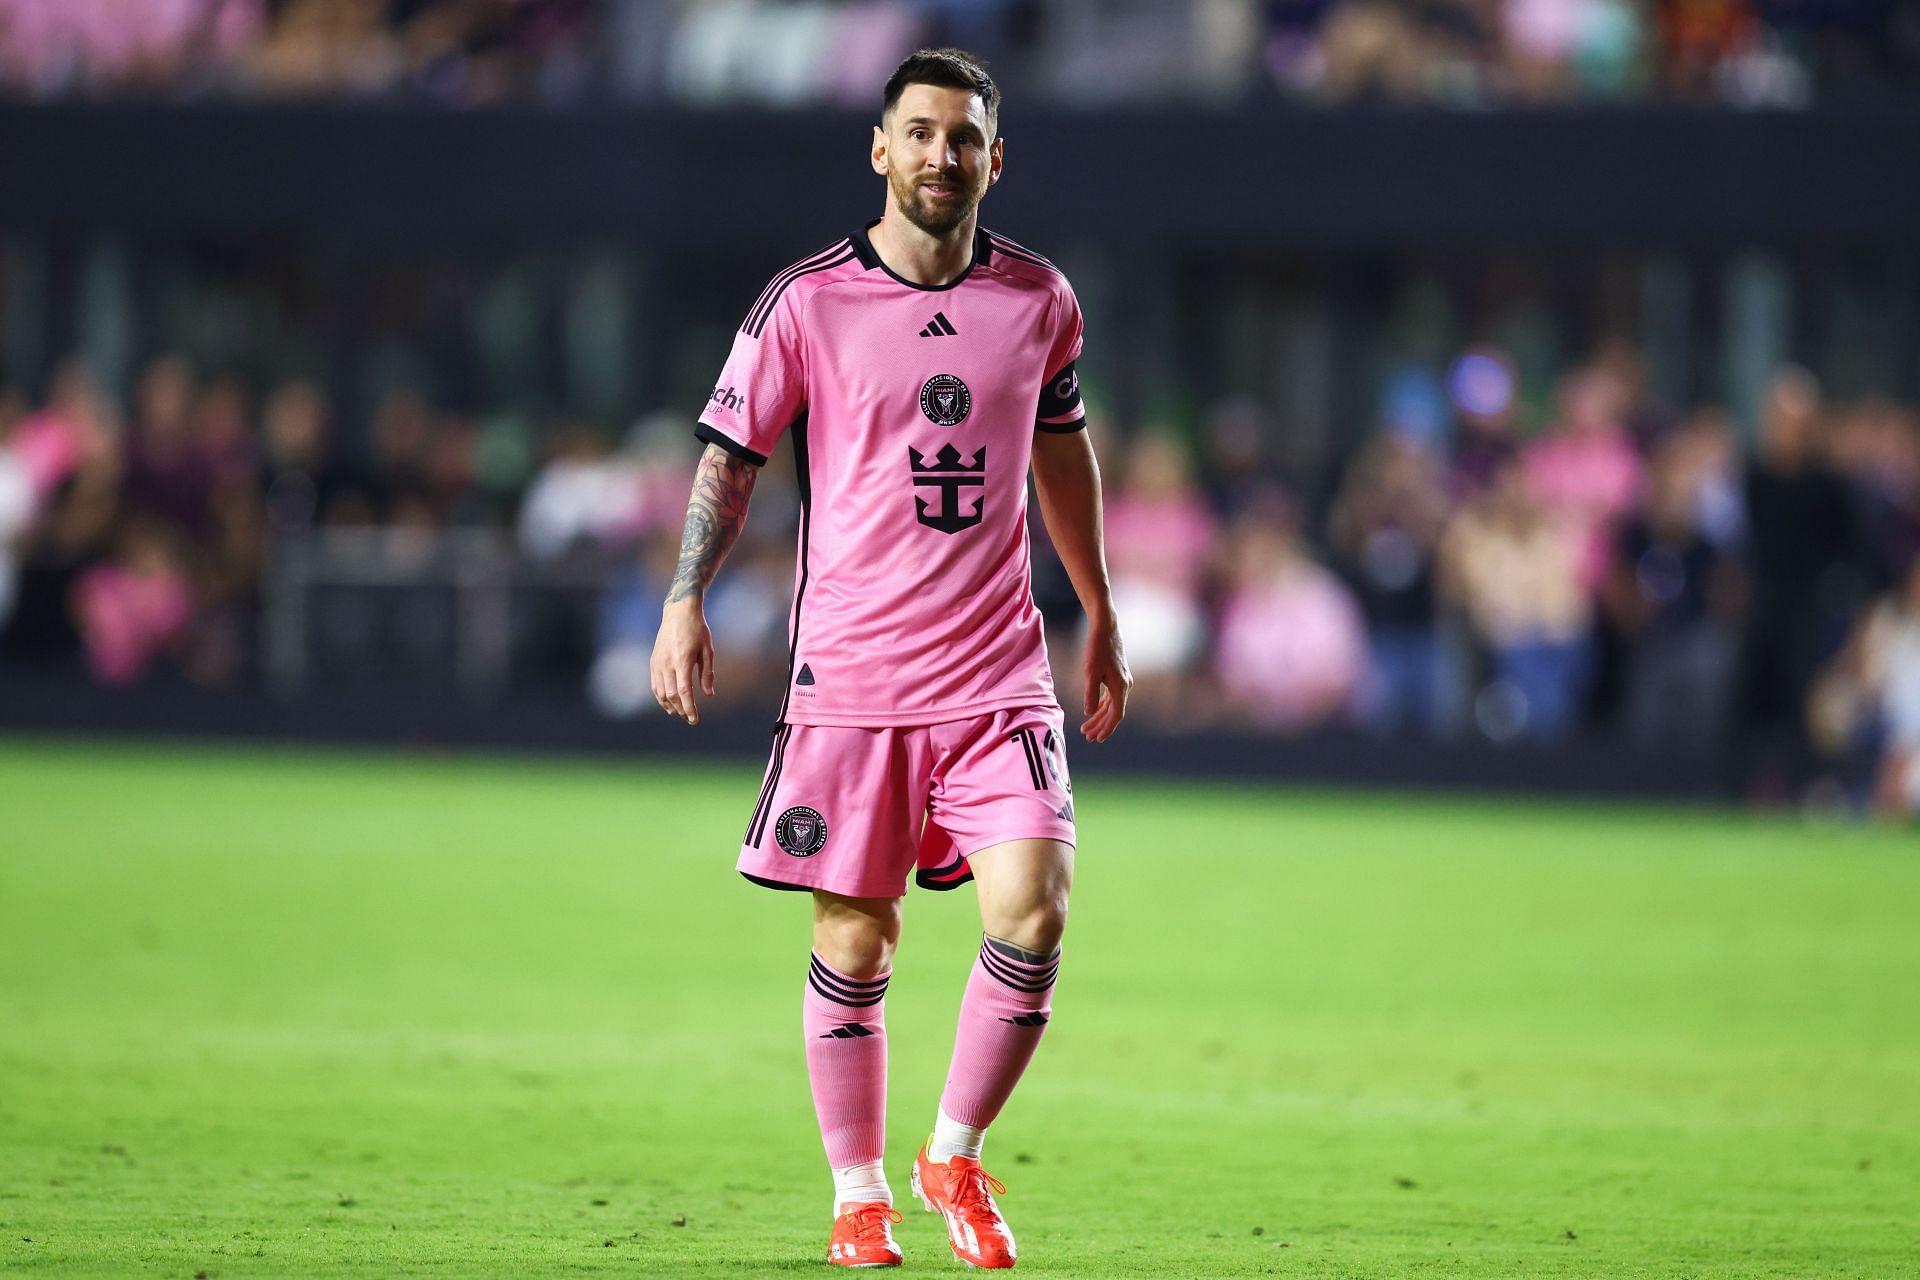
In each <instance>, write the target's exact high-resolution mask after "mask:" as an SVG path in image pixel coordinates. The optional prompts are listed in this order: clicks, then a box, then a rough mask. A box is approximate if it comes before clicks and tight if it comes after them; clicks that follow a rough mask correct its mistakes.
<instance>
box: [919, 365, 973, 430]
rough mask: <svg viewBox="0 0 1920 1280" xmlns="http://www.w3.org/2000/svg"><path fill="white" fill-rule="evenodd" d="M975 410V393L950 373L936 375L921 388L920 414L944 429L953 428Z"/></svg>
mask: <svg viewBox="0 0 1920 1280" xmlns="http://www.w3.org/2000/svg"><path fill="white" fill-rule="evenodd" d="M972 408H973V393H972V392H971V391H968V390H967V384H966V383H964V382H962V381H960V379H958V378H956V377H954V376H953V375H952V374H950V373H936V374H934V375H933V376H932V377H931V378H928V379H927V382H926V385H925V386H923V387H921V388H920V412H922V413H924V414H926V415H927V417H928V418H929V419H930V420H932V421H934V422H937V423H939V424H940V425H941V426H943V427H953V426H958V425H959V424H960V420H961V419H962V418H964V417H966V416H967V414H968V412H969V411H971V410H972Z"/></svg>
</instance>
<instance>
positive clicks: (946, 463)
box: [907, 388, 987, 533]
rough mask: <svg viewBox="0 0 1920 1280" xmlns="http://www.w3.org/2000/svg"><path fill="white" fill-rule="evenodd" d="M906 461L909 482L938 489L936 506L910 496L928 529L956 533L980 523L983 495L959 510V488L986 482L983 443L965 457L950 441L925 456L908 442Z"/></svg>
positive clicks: (968, 487)
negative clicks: (938, 498)
mask: <svg viewBox="0 0 1920 1280" xmlns="http://www.w3.org/2000/svg"><path fill="white" fill-rule="evenodd" d="M963 390H964V388H963ZM907 465H908V466H909V467H911V468H912V469H913V483H914V486H915V487H916V488H918V487H922V486H924V487H927V488H933V489H938V490H939V491H940V503H939V506H937V507H936V506H934V504H932V503H930V502H928V501H927V500H926V499H925V498H921V497H915V498H914V500H913V505H914V508H915V510H916V511H917V512H918V513H919V516H920V523H921V524H924V525H926V526H927V527H928V528H929V529H938V530H939V531H940V532H942V533H958V532H960V531H961V530H962V529H971V528H973V526H975V525H977V524H979V523H980V516H981V514H982V513H983V512H984V511H985V509H986V505H987V504H986V501H985V499H984V498H982V497H979V496H976V497H975V498H974V500H973V510H971V511H962V510H961V509H960V501H961V499H960V491H961V490H962V489H978V488H979V487H980V486H982V485H984V484H985V483H986V482H987V446H985V445H981V446H980V448H979V449H978V450H977V451H975V453H974V455H973V456H972V457H971V458H968V457H963V456H962V455H961V453H960V451H959V450H958V449H956V448H954V447H953V446H952V445H950V444H943V445H941V446H940V452H938V453H936V454H934V455H933V456H932V457H931V458H929V457H927V455H926V454H924V453H921V452H920V451H919V450H918V449H916V448H914V447H913V446H912V445H908V446H907Z"/></svg>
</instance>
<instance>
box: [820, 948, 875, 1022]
mask: <svg viewBox="0 0 1920 1280" xmlns="http://www.w3.org/2000/svg"><path fill="white" fill-rule="evenodd" d="M892 978H893V970H891V969H889V970H887V971H886V972H885V973H882V974H879V975H878V976H876V977H872V978H853V977H849V976H847V975H846V974H844V973H842V972H840V971H839V970H838V969H836V968H834V967H833V966H832V965H830V964H828V963H827V962H826V961H824V960H822V959H821V958H820V955H819V953H818V952H815V953H814V954H813V956H812V957H811V958H810V963H809V964H808V966H807V986H809V987H810V988H812V989H813V991H814V993H815V994H817V995H818V996H820V998H821V999H823V1000H827V1001H830V1002H831V1003H833V1004H844V1005H847V1006H849V1007H852V1008H855V1009H864V1008H870V1007H871V1006H873V1005H876V1004H879V1003H880V1002H881V1001H882V1000H884V999H886V996H887V983H888V982H889V981H891V980H892Z"/></svg>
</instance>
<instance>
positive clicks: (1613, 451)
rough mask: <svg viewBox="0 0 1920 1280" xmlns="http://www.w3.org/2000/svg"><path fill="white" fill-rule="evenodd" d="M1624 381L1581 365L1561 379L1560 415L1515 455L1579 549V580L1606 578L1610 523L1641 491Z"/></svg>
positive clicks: (1596, 582)
mask: <svg viewBox="0 0 1920 1280" xmlns="http://www.w3.org/2000/svg"><path fill="white" fill-rule="evenodd" d="M1625 417H1626V398H1625V388H1623V387H1622V386H1621V385H1620V383H1619V381H1618V379H1617V378H1615V377H1614V376H1613V375H1612V374H1611V373H1610V372H1608V371H1606V370H1604V369H1599V368H1594V367H1591V366H1589V367H1586V368H1581V369H1576V370H1575V371H1574V372H1572V373H1570V374H1568V375H1567V376H1566V378H1565V379H1564V380H1563V381H1562V385H1561V388H1560V417H1559V419H1558V421H1556V422H1555V423H1554V425H1553V427H1552V429H1551V430H1550V431H1549V432H1548V434H1547V436H1546V438H1545V439H1543V440H1540V441H1537V442H1536V443H1534V444H1532V445H1529V446H1528V447H1527V449H1526V450H1525V452H1524V453H1523V455H1522V457H1523V460H1524V463H1525V466H1526V473H1527V485H1528V488H1529V489H1530V490H1531V491H1532V493H1533V497H1534V500H1535V501H1536V502H1538V503H1539V504H1540V506H1541V508H1542V509H1544V510H1546V511H1549V512H1551V513H1552V515H1553V518H1554V519H1555V520H1557V521H1558V522H1559V523H1560V524H1561V525H1562V526H1563V528H1564V529H1565V530H1566V533H1567V535H1568V536H1569V537H1570V538H1572V539H1573V541H1574V542H1575V544H1576V545H1578V546H1579V548H1580V581H1581V585H1582V586H1583V587H1585V588H1586V589H1587V590H1589V591H1594V590H1598V589H1599V586H1600V584H1601V583H1602V582H1603V581H1604V580H1605V578H1606V576H1607V572H1608V569H1609V567H1610V561H1611V558H1612V555H1613V536H1614V526H1615V523H1616V522H1617V521H1618V520H1619V519H1620V517H1621V516H1622V515H1623V514H1625V513H1626V511H1627V510H1628V509H1629V508H1630V507H1631V506H1632V505H1633V503H1634V502H1635V500H1636V499H1637V498H1638V497H1639V494H1640V485H1641V466H1640V455H1639V454H1638V453H1637V452H1635V450H1634V447H1633V441H1632V439H1631V438H1630V437H1629V436H1628V435H1627V432H1626V428H1625V425H1624V423H1625Z"/></svg>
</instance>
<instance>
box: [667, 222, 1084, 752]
mask: <svg viewBox="0 0 1920 1280" xmlns="http://www.w3.org/2000/svg"><path fill="white" fill-rule="evenodd" d="M1080 330H1081V321H1080V307H1079V304H1078V303H1077V302H1076V301H1075V300H1074V296H1073V290H1072V289H1071V288H1070V287H1068V285H1067V281H1066V277H1064V276H1062V275H1061V274H1060V272H1059V271H1058V270H1056V269H1055V268H1054V267H1053V265H1052V264H1051V263H1049V262H1047V260H1046V259H1044V258H1042V257H1040V256H1039V255H1038V254H1035V253H1033V252H1031V251H1030V250H1027V249H1023V248H1021V247H1020V246H1019V245H1016V244H1013V243H1012V242H1010V241H1008V240H1006V239H1004V238H1003V237H1000V236H997V235H994V234H993V233H991V232H988V231H985V230H982V231H980V232H979V233H978V234H977V235H976V237H975V240H974V251H973V264H972V265H971V266H970V267H969V268H968V269H967V270H966V271H965V272H963V273H962V274H961V276H960V278H959V279H957V280H955V281H954V282H952V283H951V284H947V285H943V286H940V287H938V288H930V287H927V286H924V285H916V284H913V283H910V282H909V281H906V280H903V279H901V278H900V277H898V276H896V275H894V274H893V272H891V271H890V270H888V269H887V267H886V266H885V265H884V264H883V263H882V262H881V261H880V258H879V256H878V255H877V254H875V253H874V251H873V246H872V244H871V243H870V242H869V241H868V239H867V233H866V232H865V231H862V232H860V233H858V234H856V235H854V236H852V237H850V238H848V239H845V240H841V241H838V242H836V243H835V244H833V245H831V246H829V247H828V248H826V249H823V250H822V251H821V252H819V253H816V254H814V255H813V256H812V257H810V258H804V259H802V260H801V261H799V262H797V263H795V264H794V265H793V266H791V267H788V268H787V269H786V270H785V271H783V272H781V273H780V274H779V275H777V276H775V277H774V279H773V282H772V283H771V284H769V285H768V286H767V288H766V290H765V291H764V292H763V293H762V294H761V295H760V298H759V301H757V302H756V303H754V306H753V309H752V310H751V311H750V312H748V314H747V319H746V323H744V324H743V325H741V327H740V332H739V334H738V335H736V336H735V338H734V342H733V354H732V355H731V356H729V357H728V359H727V366H726V370H725V372H723V373H722V374H721V377H720V385H719V386H717V387H715V388H714V391H713V395H712V396H711V397H710V399H709V401H708V404H707V408H706V411H705V412H704V413H703V414H702V415H701V418H700V426H699V428H698V431H697V434H698V435H699V437H700V438H701V439H702V440H705V441H707V442H708V443H710V444H717V445H719V446H721V447H722V448H724V449H726V450H728V451H729V452H730V453H733V454H735V455H736V456H738V457H742V458H746V459H748V460H749V461H752V462H755V463H764V462H765V461H766V460H767V455H768V454H770V453H771V452H772V451H773V447H774V445H775V443H776V442H778V441H779V439H780V437H781V435H782V434H783V433H785V432H788V431H789V430H790V431H791V432H792V435H793V448H794V459H795V462H796V464H797V470H798V474H799V485H800V502H801V517H800V554H799V565H798V568H797V572H796V574H795V580H794V591H793V610H792V615H791V618H790V621H789V636H790V649H789V670H788V684H787V694H786V697H785V699H784V700H783V701H782V705H781V710H780V717H779V718H780V720H781V721H782V722H783V723H790V724H803V725H858V726H867V727H881V726H901V725H930V724H939V723H942V722H944V721H949V720H958V719H962V718H966V717H971V716H977V715H981V714H984V713H986V712H989V711H995V710H1001V709H1004V708H1010V707H1028V706H1042V705H1048V704H1051V703H1052V702H1053V680H1052V677H1051V676H1050V675H1049V674H1048V671H1047V651H1046V642H1045V640H1044V638H1043V636H1042V634H1041V624H1040V612H1039V610H1038V609H1036V608H1035V607H1034V603H1033V592H1032V587H1031V583H1030V573H1031V559H1032V557H1031V553H1030V552H1029V549H1028V546H1027V522H1026V511H1027V467H1028V464H1029V461H1030V460H1031V457H1032V453H1033V433H1034V431H1035V430H1036V428H1037V429H1039V430H1043V431H1063V432H1064V431H1078V430H1080V429H1081V428H1082V427H1084V426H1085V425H1086V417H1085V412H1084V410H1083V409H1082V408H1081V404H1080V388H1079V379H1078V377H1077V375H1076V374H1075V372H1074V368H1073V363H1074V361H1075V360H1077V359H1078V358H1079V356H1080V341H1081V338H1080Z"/></svg>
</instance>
